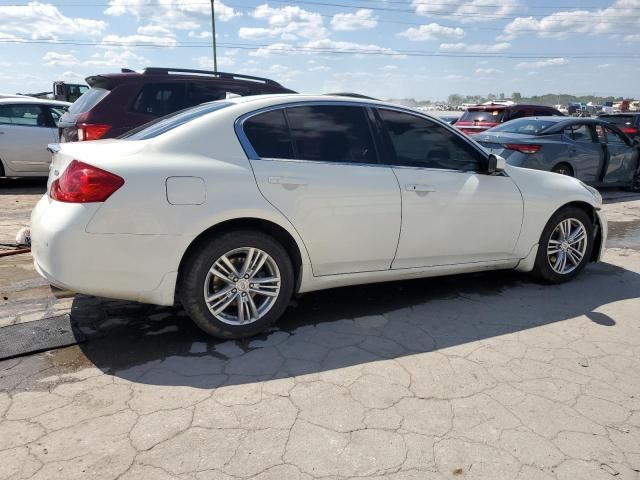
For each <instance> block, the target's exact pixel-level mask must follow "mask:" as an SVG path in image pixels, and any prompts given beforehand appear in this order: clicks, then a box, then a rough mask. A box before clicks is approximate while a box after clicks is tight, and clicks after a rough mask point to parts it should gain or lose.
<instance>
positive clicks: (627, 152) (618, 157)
mask: <svg viewBox="0 0 640 480" xmlns="http://www.w3.org/2000/svg"><path fill="white" fill-rule="evenodd" d="M603 128H604V130H605V132H606V137H607V154H608V162H607V167H606V171H604V172H603V182H604V183H631V181H632V179H633V175H634V173H635V171H636V169H637V167H638V150H637V149H636V148H633V147H631V146H630V145H629V144H628V143H627V141H626V140H625V139H624V138H623V137H622V136H621V135H620V134H618V132H616V131H615V130H613V129H611V128H609V127H603Z"/></svg>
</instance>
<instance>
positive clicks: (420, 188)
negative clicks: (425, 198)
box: [404, 183, 436, 193]
mask: <svg viewBox="0 0 640 480" xmlns="http://www.w3.org/2000/svg"><path fill="white" fill-rule="evenodd" d="M404 189H405V190H407V191H409V192H427V193H428V192H435V191H436V187H434V186H433V185H423V184H420V183H409V184H407V185H405V186H404Z"/></svg>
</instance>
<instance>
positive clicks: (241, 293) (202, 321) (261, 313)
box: [179, 231, 294, 338]
mask: <svg viewBox="0 0 640 480" xmlns="http://www.w3.org/2000/svg"><path fill="white" fill-rule="evenodd" d="M199 246H200V248H198V247H196V248H194V249H193V250H192V251H191V252H190V254H189V256H188V257H187V258H186V259H185V262H184V265H183V267H182V270H181V272H180V285H179V296H180V300H181V302H182V304H183V306H184V308H185V310H186V311H187V313H188V314H189V316H190V317H191V319H192V320H193V321H194V322H195V323H196V325H198V326H199V327H200V328H201V329H202V330H204V331H205V332H206V333H208V334H209V335H213V336H215V337H221V338H241V337H247V336H251V335H254V334H256V333H258V332H261V331H262V330H264V329H266V328H267V327H269V326H270V325H272V324H273V323H274V322H276V321H277V320H278V318H279V317H280V316H281V315H282V313H283V312H284V310H285V309H286V307H287V305H288V303H289V300H290V298H291V295H292V293H293V285H294V275H293V267H292V265H291V259H290V258H289V256H288V254H287V252H286V250H285V249H284V248H283V247H282V245H280V244H279V243H278V242H277V241H276V240H275V239H273V238H272V237H270V236H269V235H266V234H263V233H261V232H253V231H238V232H231V233H227V234H224V235H221V236H219V237H214V238H212V239H211V240H210V241H209V242H206V243H205V242H202V243H200V244H199Z"/></svg>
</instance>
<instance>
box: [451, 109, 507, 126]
mask: <svg viewBox="0 0 640 480" xmlns="http://www.w3.org/2000/svg"><path fill="white" fill-rule="evenodd" d="M503 118H504V109H499V110H495V109H490V110H467V111H466V112H464V113H463V114H462V117H460V120H458V122H489V123H500V122H501V121H502V119H503Z"/></svg>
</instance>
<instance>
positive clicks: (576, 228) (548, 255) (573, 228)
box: [532, 207, 594, 284]
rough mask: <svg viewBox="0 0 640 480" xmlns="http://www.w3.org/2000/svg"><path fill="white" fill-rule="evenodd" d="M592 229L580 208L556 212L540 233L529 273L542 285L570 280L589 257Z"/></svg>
mask: <svg viewBox="0 0 640 480" xmlns="http://www.w3.org/2000/svg"><path fill="white" fill-rule="evenodd" d="M593 229H594V227H593V223H592V221H591V218H589V215H587V214H586V213H585V212H584V211H583V210H581V209H580V208H577V207H565V208H562V209H560V210H558V211H557V212H556V213H554V214H553V216H552V217H551V219H550V220H549V222H548V223H547V225H546V226H545V227H544V230H543V231H542V235H541V236H540V243H539V244H538V254H537V255H536V262H535V265H534V267H533V272H532V273H533V274H534V275H535V276H536V277H538V279H540V280H542V281H543V282H545V283H551V284H557V283H564V282H568V281H570V280H573V279H574V278H575V277H576V276H578V274H579V273H580V272H581V271H582V270H583V269H584V267H585V266H586V265H587V263H588V262H589V259H590V258H591V251H592V250H593Z"/></svg>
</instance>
